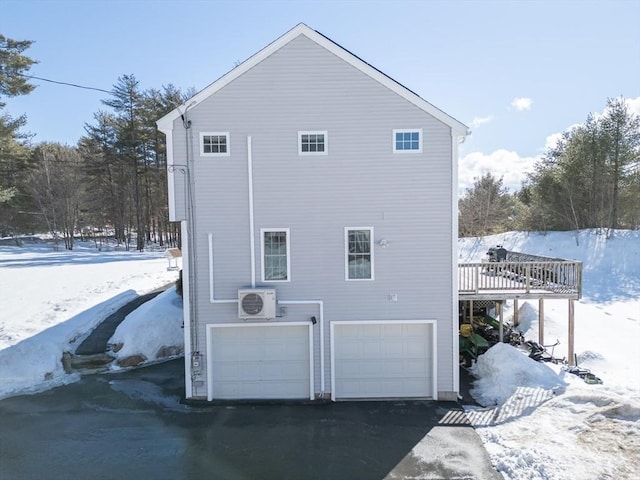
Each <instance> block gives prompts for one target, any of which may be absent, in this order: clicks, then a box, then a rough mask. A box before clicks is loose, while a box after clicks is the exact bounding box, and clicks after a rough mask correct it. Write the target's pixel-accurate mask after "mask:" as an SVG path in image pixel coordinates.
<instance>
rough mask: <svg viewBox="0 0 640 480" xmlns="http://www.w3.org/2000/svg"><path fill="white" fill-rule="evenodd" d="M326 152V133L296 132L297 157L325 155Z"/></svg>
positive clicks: (327, 148) (327, 149) (327, 150)
mask: <svg viewBox="0 0 640 480" xmlns="http://www.w3.org/2000/svg"><path fill="white" fill-rule="evenodd" d="M328 152H329V137H328V135H327V132H321V131H315V132H298V155H327V154H328Z"/></svg>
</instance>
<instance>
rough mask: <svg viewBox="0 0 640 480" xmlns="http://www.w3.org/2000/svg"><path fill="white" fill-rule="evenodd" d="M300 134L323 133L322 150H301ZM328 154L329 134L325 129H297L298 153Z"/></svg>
mask: <svg viewBox="0 0 640 480" xmlns="http://www.w3.org/2000/svg"><path fill="white" fill-rule="evenodd" d="M302 135H324V152H303V151H302ZM328 154H329V134H328V133H327V131H326V130H305V131H298V155H328Z"/></svg>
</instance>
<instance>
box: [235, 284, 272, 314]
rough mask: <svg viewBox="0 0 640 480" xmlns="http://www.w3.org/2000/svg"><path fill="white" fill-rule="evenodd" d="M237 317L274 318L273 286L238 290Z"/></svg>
mask: <svg viewBox="0 0 640 480" xmlns="http://www.w3.org/2000/svg"><path fill="white" fill-rule="evenodd" d="M238 317H240V318H245V319H246V318H276V291H275V289H273V288H251V289H241V290H238Z"/></svg>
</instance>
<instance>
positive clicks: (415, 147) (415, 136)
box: [393, 128, 422, 153]
mask: <svg viewBox="0 0 640 480" xmlns="http://www.w3.org/2000/svg"><path fill="white" fill-rule="evenodd" d="M407 152H408V153H420V152H422V129H421V128H416V129H403V130H394V131H393V153H407Z"/></svg>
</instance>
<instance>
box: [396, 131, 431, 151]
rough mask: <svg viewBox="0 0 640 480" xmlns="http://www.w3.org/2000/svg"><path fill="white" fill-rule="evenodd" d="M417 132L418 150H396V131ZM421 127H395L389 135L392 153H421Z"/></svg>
mask: <svg viewBox="0 0 640 480" xmlns="http://www.w3.org/2000/svg"><path fill="white" fill-rule="evenodd" d="M414 132H418V150H396V133H414ZM422 138H423V137H422V129H421V128H395V129H394V130H393V133H392V135H391V145H392V148H393V153H422Z"/></svg>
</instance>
